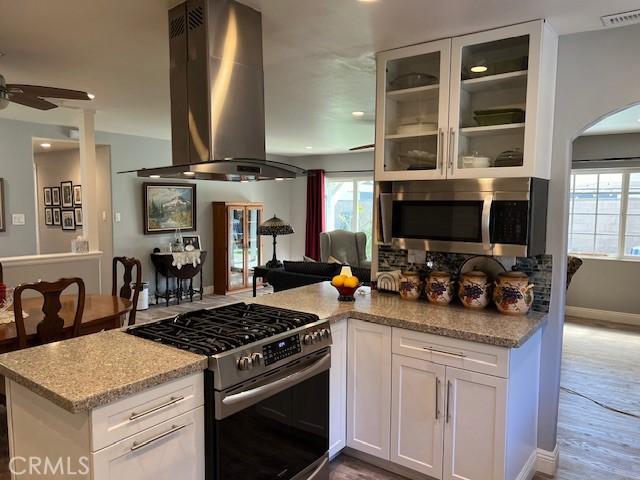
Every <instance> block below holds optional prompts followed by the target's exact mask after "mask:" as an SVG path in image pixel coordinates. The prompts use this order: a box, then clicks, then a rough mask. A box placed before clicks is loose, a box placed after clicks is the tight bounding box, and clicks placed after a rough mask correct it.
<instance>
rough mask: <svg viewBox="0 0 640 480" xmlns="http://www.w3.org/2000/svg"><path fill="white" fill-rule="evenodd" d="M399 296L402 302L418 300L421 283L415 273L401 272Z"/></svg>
mask: <svg viewBox="0 0 640 480" xmlns="http://www.w3.org/2000/svg"><path fill="white" fill-rule="evenodd" d="M399 291H400V296H401V297H402V298H403V299H404V300H418V299H419V298H420V294H421V293H422V282H421V281H420V276H419V275H418V274H417V273H416V272H403V273H402V276H401V277H400V290H399Z"/></svg>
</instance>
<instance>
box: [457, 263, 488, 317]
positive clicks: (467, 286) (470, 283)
mask: <svg viewBox="0 0 640 480" xmlns="http://www.w3.org/2000/svg"><path fill="white" fill-rule="evenodd" d="M458 297H459V298H460V301H461V302H462V305H464V306H465V307H467V308H478V309H479V308H484V307H486V306H487V305H488V304H489V300H490V299H491V284H490V283H489V281H488V277H487V274H486V273H484V272H481V271H480V270H473V271H471V272H465V273H463V274H461V276H460V285H459V287H458Z"/></svg>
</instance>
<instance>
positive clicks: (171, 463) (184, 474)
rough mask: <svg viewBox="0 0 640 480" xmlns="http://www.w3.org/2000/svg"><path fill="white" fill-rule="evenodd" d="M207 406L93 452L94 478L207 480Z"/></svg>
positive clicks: (99, 479) (114, 479)
mask: <svg viewBox="0 0 640 480" xmlns="http://www.w3.org/2000/svg"><path fill="white" fill-rule="evenodd" d="M204 455H205V451H204V408H203V407H199V408H197V409H195V410H192V411H190V412H187V413H185V414H183V415H179V416H177V417H175V418H172V419H171V420H168V421H166V422H164V423H161V424H160V425H157V426H155V427H152V428H149V429H147V430H144V431H143V432H140V433H138V434H137V435H134V436H132V437H129V438H127V439H125V440H121V441H120V442H118V443H115V444H113V445H111V446H110V447H107V448H103V449H102V450H100V451H98V452H96V453H94V454H93V455H92V457H93V458H92V464H93V465H92V473H93V477H92V478H93V480H124V479H126V480H175V479H177V478H179V479H181V480H204Z"/></svg>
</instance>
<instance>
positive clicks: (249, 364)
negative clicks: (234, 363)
mask: <svg viewBox="0 0 640 480" xmlns="http://www.w3.org/2000/svg"><path fill="white" fill-rule="evenodd" d="M238 368H239V369H240V370H251V368H253V361H252V360H251V357H240V358H239V359H238Z"/></svg>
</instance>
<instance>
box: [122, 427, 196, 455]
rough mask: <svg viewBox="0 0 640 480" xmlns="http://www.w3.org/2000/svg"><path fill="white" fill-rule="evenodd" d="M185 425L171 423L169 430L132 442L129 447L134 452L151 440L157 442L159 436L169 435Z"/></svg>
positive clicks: (150, 442) (148, 443) (149, 443)
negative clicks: (141, 440) (142, 440)
mask: <svg viewBox="0 0 640 480" xmlns="http://www.w3.org/2000/svg"><path fill="white" fill-rule="evenodd" d="M185 427H186V425H180V426H176V425H172V426H171V430H168V431H166V432H164V433H159V434H158V435H156V436H155V437H151V438H150V439H148V440H145V441H144V442H140V443H138V442H133V446H132V447H131V451H132V452H135V451H136V450H140V449H141V448H144V447H146V446H148V445H151V444H152V443H153V442H157V441H158V440H160V439H161V438H164V437H166V436H168V435H171V434H172V433H176V432H177V431H179V430H182V429H183V428H185Z"/></svg>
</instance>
